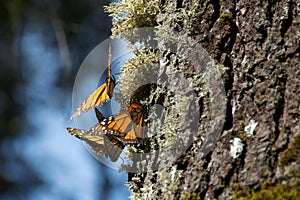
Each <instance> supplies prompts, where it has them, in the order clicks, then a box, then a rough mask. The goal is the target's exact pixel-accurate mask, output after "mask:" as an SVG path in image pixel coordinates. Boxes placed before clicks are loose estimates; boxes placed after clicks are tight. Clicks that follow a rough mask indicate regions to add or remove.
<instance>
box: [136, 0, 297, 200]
mask: <svg viewBox="0 0 300 200" xmlns="http://www.w3.org/2000/svg"><path fill="white" fill-rule="evenodd" d="M191 5H195V1H192V0H183V1H182V0H169V1H160V8H161V11H160V13H159V15H160V16H164V14H166V15H170V14H174V13H176V12H177V13H178V12H184V11H189V10H190V9H191V7H193V6H191ZM170 7H171V9H170ZM167 8H169V9H167ZM175 8H176V9H175ZM193 9H194V10H193V13H194V15H193V16H194V18H193V19H190V20H193V21H192V23H191V21H189V22H188V23H191V24H192V26H191V27H190V28H191V30H190V32H189V34H190V35H191V37H193V38H194V39H195V40H197V41H198V42H199V43H200V44H201V45H202V46H203V47H204V48H205V49H206V51H207V52H209V54H210V55H211V56H212V58H213V59H214V60H215V61H216V62H217V63H220V64H223V65H224V66H226V67H227V71H226V72H225V74H224V75H223V79H224V82H225V89H226V94H227V100H228V101H227V102H228V103H227V112H226V122H225V125H224V128H223V131H222V133H221V135H220V136H219V138H218V140H217V142H216V144H215V146H214V149H213V151H212V152H211V153H210V154H208V155H207V156H206V157H205V158H200V157H199V156H197V154H199V152H197V148H190V149H189V150H188V151H187V152H186V154H185V155H183V156H182V157H180V158H179V159H178V160H177V162H176V163H174V165H173V166H170V168H168V169H164V170H163V171H161V172H159V175H158V174H157V173H156V172H153V173H147V174H142V175H141V174H136V175H135V177H139V178H140V180H143V181H142V182H140V184H137V185H136V187H135V188H131V189H132V191H133V195H132V197H133V198H135V197H136V198H138V197H144V198H151V199H161V198H167V199H230V198H242V197H244V198H254V199H255V198H257V199H260V198H271V197H281V198H287V199H288V198H295V197H298V198H300V123H299V115H300V114H299V110H300V80H299V77H300V64H299V63H300V60H299V51H300V48H299V45H300V42H299V39H300V14H299V13H300V3H299V1H296V0H283V1H251V0H239V1H230V0H225V1H218V0H209V1H201V2H200V1H199V2H198V3H197V6H194V7H193ZM172 10H173V11H172ZM172 12H173V13H172ZM159 19H160V21H159V23H160V24H161V25H162V26H166V27H167V28H169V29H174V30H176V31H179V32H181V31H184V28H183V27H184V26H185V24H184V23H187V22H186V21H184V20H183V21H181V23H176V20H175V21H172V22H170V21H167V20H165V19H166V18H164V17H160V18H159ZM203 116H205V109H204V113H203V114H202V117H203ZM253 120H254V122H257V123H258V124H257V126H256V127H255V129H254V136H253V137H249V136H247V134H246V132H245V127H247V125H249V124H251V122H253ZM200 135H201V133H199V137H200ZM235 137H237V138H240V139H241V142H242V143H243V150H242V152H241V154H240V155H239V156H238V157H237V158H233V157H232V156H231V155H230V149H231V145H232V143H231V142H230V141H231V140H232V139H233V138H235ZM195 145H196V144H194V146H195ZM174 169H175V171H174ZM175 172H176V173H179V174H180V176H178V179H176V180H174V179H172V180H171V181H170V180H169V181H168V178H166V177H167V176H170V173H171V174H172V173H175ZM164 173H165V177H164V175H163V174H164ZM280 195H281V196H280Z"/></svg>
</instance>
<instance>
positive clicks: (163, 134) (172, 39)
mask: <svg viewBox="0 0 300 200" xmlns="http://www.w3.org/2000/svg"><path fill="white" fill-rule="evenodd" d="M159 2H160V1H159V0H149V1H144V0H138V1H133V0H125V1H122V2H118V3H112V4H111V5H110V6H108V7H106V11H107V12H110V16H112V17H113V28H112V36H113V37H118V38H123V39H127V40H129V41H132V40H131V38H130V37H131V36H129V35H128V33H130V32H131V31H132V30H133V29H135V28H141V27H146V26H148V27H149V26H152V27H153V26H155V28H156V29H155V30H156V38H155V39H156V40H157V41H163V43H168V44H175V46H176V48H175V49H174V51H175V52H176V54H174V55H172V56H171V57H170V60H169V61H170V63H169V65H168V66H167V68H168V72H169V74H168V78H169V80H171V81H172V80H173V79H174V78H175V80H176V78H178V77H177V76H176V75H178V74H180V77H181V78H184V79H185V80H187V82H188V83H189V85H188V86H186V88H185V89H190V90H191V91H194V92H196V94H197V95H196V96H195V99H193V100H192V101H193V102H194V103H196V104H197V102H198V101H199V99H200V98H201V97H204V96H205V95H207V93H208V88H209V84H208V83H207V79H205V78H204V76H207V74H205V73H199V72H190V71H188V70H187V67H186V66H187V64H189V60H188V58H189V57H188V56H189V55H188V54H186V53H185V51H186V50H187V49H191V50H193V46H194V45H195V43H193V42H194V41H193V42H191V41H186V40H183V38H188V35H191V34H192V32H193V23H194V21H195V20H197V16H196V12H197V9H198V8H199V6H201V2H199V1H197V0H193V1H192V2H191V3H189V5H184V6H183V8H178V9H176V11H175V12H174V5H173V2H172V1H166V2H164V8H163V9H164V10H163V11H162V10H160V7H159V6H160V5H159ZM170 27H172V28H170ZM174 28H175V29H174ZM174 31H176V33H174ZM135 41H136V40H135ZM132 49H133V52H134V53H135V55H136V56H135V57H133V58H131V59H130V60H129V61H128V62H127V63H126V64H125V65H124V66H123V67H122V74H121V75H120V77H119V82H120V91H121V93H122V95H123V96H124V97H126V98H130V97H131V96H132V94H133V93H134V91H135V90H136V89H137V88H138V87H139V86H141V85H143V84H145V83H149V81H150V82H152V81H153V80H156V78H155V76H156V75H157V73H158V71H159V69H160V67H161V66H160V65H159V62H160V60H161V59H162V55H163V52H165V51H167V50H168V47H167V46H164V45H162V46H160V45H159V46H158V49H159V50H157V49H156V50H154V49H138V48H132ZM179 55H180V56H179ZM202 57H203V58H208V57H209V56H207V55H202ZM197 58H198V57H197ZM198 59H200V58H198ZM206 62H207V60H205V62H203V63H206ZM204 65H205V66H198V65H197V67H199V68H204V69H205V68H206V67H207V66H206V64H204ZM210 70H212V71H214V70H216V71H218V70H219V69H218V67H216V68H214V69H213V68H211V69H210ZM210 72H211V71H206V73H210ZM212 74H214V73H212ZM212 74H211V75H212ZM150 79H152V80H150ZM171 84H173V85H175V86H176V81H174V82H173V83H172V82H171ZM155 93H164V94H165V97H166V102H164V103H163V105H164V107H165V113H167V115H166V117H165V118H164V123H160V121H159V120H157V121H155V120H153V122H152V124H154V126H153V129H152V133H155V134H156V137H157V141H155V142H153V143H151V144H152V145H159V146H160V148H162V149H168V148H170V149H171V150H170V151H167V152H174V151H176V149H172V148H174V147H178V146H180V145H183V146H184V140H186V138H184V137H185V134H179V132H180V131H178V127H179V126H180V125H181V124H180V123H181V121H180V120H179V118H178V116H182V115H183V114H185V112H186V108H187V107H189V105H190V104H189V103H190V102H189V101H191V99H189V98H187V97H186V96H184V95H179V94H177V93H175V94H174V92H172V91H169V90H165V88H164V87H160V88H158V89H157V90H156V91H155V92H153V93H151V94H150V96H149V97H148V99H147V100H146V101H148V104H149V102H151V100H152V99H154V98H155ZM212 98H213V97H212ZM145 104H147V102H145ZM150 118H151V114H150ZM155 119H156V118H155ZM184 122H185V123H187V124H188V122H186V121H184ZM150 126H151V124H150ZM150 129H151V127H150ZM183 129H184V128H183ZM150 131H151V130H150ZM187 131H190V130H187ZM128 149H129V150H130V148H128ZM178 149H180V148H178ZM132 151H134V152H136V151H137V149H134V148H133V147H132ZM160 156H161V157H164V158H168V156H169V155H168V154H167V153H166V154H165V153H161V155H160ZM148 164H149V163H148ZM142 165H143V164H142ZM143 166H145V165H143ZM125 167H126V166H125ZM170 174H171V176H170ZM181 174H182V172H181V171H180V170H178V169H176V167H175V166H173V167H170V168H163V169H159V170H158V171H156V172H152V171H150V172H147V177H152V176H156V184H155V185H153V184H152V182H151V181H150V178H146V179H145V180H144V181H145V182H144V183H143V184H142V185H143V187H142V188H140V185H139V183H140V181H141V180H140V179H139V178H138V177H135V178H134V179H133V180H132V181H130V182H128V183H127V186H128V187H129V189H130V190H131V191H132V192H131V196H130V197H131V199H151V198H152V197H153V196H155V194H157V195H158V193H159V195H160V196H162V199H164V198H165V199H170V198H172V197H173V198H175V193H176V191H177V190H178V189H179V188H178V186H179V184H180V178H181V176H182V175H181ZM157 183H159V184H157ZM154 187H155V188H154ZM156 187H157V188H156ZM192 196H194V195H192Z"/></svg>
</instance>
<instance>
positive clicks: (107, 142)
mask: <svg viewBox="0 0 300 200" xmlns="http://www.w3.org/2000/svg"><path fill="white" fill-rule="evenodd" d="M67 131H68V132H69V133H70V134H71V135H73V136H75V137H77V138H79V139H80V140H82V141H84V142H85V143H87V144H88V146H89V147H90V149H91V151H92V152H94V153H95V154H97V155H101V156H103V157H106V158H107V157H109V158H110V160H111V161H112V162H115V161H117V160H118V158H119V157H120V154H121V153H122V150H123V148H124V145H123V143H121V142H120V141H118V140H116V139H114V138H113V137H112V136H110V135H99V134H96V135H95V134H94V133H93V132H91V131H86V130H82V129H76V128H67Z"/></svg>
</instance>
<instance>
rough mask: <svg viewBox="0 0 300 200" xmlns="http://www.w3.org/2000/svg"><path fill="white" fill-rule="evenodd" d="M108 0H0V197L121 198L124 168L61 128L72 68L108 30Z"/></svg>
mask: <svg viewBox="0 0 300 200" xmlns="http://www.w3.org/2000/svg"><path fill="white" fill-rule="evenodd" d="M108 4H109V2H108V1H105V0H102V1H96V0H77V1H71V0H65V1H59V0H51V1H50V0H6V1H5V0H4V1H1V2H0V21H1V22H0V52H1V53H0V131H1V132H0V134H1V135H0V199H128V196H129V192H128V190H127V188H126V187H125V186H124V183H125V182H126V180H127V174H126V173H119V172H117V171H116V170H114V169H111V168H109V167H106V166H104V165H102V164H101V163H100V162H99V161H97V160H96V159H94V158H93V157H92V155H91V154H90V153H89V152H88V151H87V150H86V149H85V148H84V146H83V145H82V143H81V142H80V141H79V140H77V139H76V138H74V137H72V136H70V135H69V134H68V133H67V131H66V127H67V126H73V124H72V123H70V122H68V119H69V117H70V115H71V114H72V108H71V106H72V105H71V98H72V93H71V91H72V87H73V83H74V79H75V76H76V73H77V70H78V68H79V66H80V64H81V63H82V61H83V59H84V58H85V57H86V55H87V54H88V53H89V52H90V51H91V50H92V49H93V48H94V47H95V46H96V45H98V44H99V43H100V42H102V41H103V40H105V39H107V38H108V37H109V35H110V28H111V19H110V18H109V17H108V14H107V13H104V11H103V5H108Z"/></svg>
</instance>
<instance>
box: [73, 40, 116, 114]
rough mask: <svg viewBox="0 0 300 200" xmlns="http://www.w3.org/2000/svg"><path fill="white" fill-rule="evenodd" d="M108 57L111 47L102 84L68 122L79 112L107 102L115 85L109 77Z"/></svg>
mask: <svg viewBox="0 0 300 200" xmlns="http://www.w3.org/2000/svg"><path fill="white" fill-rule="evenodd" d="M110 57H111V46H110V45H109V49H108V64H107V78H106V81H105V83H104V84H102V85H101V86H100V87H98V88H97V89H96V90H95V91H94V92H93V93H92V94H91V95H90V96H89V97H88V98H86V99H85V100H84V101H83V102H82V103H81V105H80V106H79V107H78V108H77V109H76V111H75V112H74V113H73V115H72V116H71V117H70V120H72V119H74V118H75V117H76V116H78V115H80V113H81V112H86V111H88V110H90V109H91V108H95V107H97V106H100V105H101V104H102V103H104V102H106V101H107V100H109V99H110V98H111V97H112V95H113V91H114V88H115V85H116V82H115V80H114V79H113V78H112V76H111V70H110Z"/></svg>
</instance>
